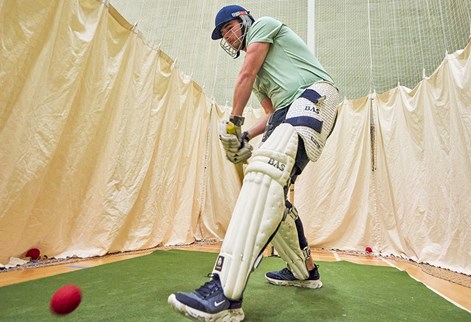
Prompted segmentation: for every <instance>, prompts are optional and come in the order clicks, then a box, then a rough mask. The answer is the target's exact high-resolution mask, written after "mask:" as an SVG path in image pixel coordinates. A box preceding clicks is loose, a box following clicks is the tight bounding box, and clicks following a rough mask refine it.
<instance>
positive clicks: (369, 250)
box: [365, 247, 373, 253]
mask: <svg viewBox="0 0 471 322" xmlns="http://www.w3.org/2000/svg"><path fill="white" fill-rule="evenodd" d="M365 251H366V252H367V253H372V252H373V250H372V249H371V247H366V248H365Z"/></svg>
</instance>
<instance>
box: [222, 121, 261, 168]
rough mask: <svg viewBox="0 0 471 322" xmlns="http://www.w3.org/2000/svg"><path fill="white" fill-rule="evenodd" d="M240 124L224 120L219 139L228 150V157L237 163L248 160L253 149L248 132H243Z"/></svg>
mask: <svg viewBox="0 0 471 322" xmlns="http://www.w3.org/2000/svg"><path fill="white" fill-rule="evenodd" d="M239 124H240V123H239ZM239 124H238V125H236V124H234V123H233V122H231V121H229V122H226V121H224V122H223V123H222V124H221V126H220V128H219V139H220V140H221V143H222V146H223V148H224V150H225V151H226V157H227V159H228V160H229V161H231V162H232V163H235V164H237V163H241V162H245V161H247V160H248V159H249V158H250V157H251V156H252V150H253V148H252V146H251V145H250V144H249V136H248V133H247V132H244V133H241V128H240V125H241V124H240V125H239Z"/></svg>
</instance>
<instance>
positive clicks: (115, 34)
mask: <svg viewBox="0 0 471 322" xmlns="http://www.w3.org/2000/svg"><path fill="white" fill-rule="evenodd" d="M132 29H133V26H132V25H130V24H129V23H128V22H127V21H126V20H125V19H124V18H123V17H121V16H120V15H119V13H118V12H117V11H116V10H115V9H114V8H113V7H111V6H110V5H109V4H107V3H102V2H100V1H96V0H75V1H50V0H42V1H41V0H38V1H9V0H7V1H3V2H2V4H1V5H0V35H1V38H2V44H1V47H0V64H1V65H0V86H1V88H2V90H1V91H0V263H2V264H6V263H7V262H8V261H9V258H10V257H21V256H23V255H24V253H25V252H26V251H27V250H28V249H29V248H32V247H38V248H40V249H41V251H42V253H43V254H45V255H47V256H48V257H57V258H63V257H67V256H80V257H88V256H97V255H104V254H106V253H109V252H120V251H128V250H137V249H144V248H150V247H154V246H157V245H175V244H183V243H191V242H193V241H195V240H207V239H222V238H223V237H224V234H225V231H226V229H227V225H228V223H229V220H230V216H231V211H232V208H233V206H234V204H235V200H236V198H237V196H238V192H239V189H240V181H239V180H238V176H237V171H236V169H235V167H234V166H233V165H232V164H231V163H230V162H228V161H227V160H226V158H225V155H224V153H223V151H222V148H221V145H220V143H219V139H218V126H219V124H220V122H221V120H223V119H226V118H227V116H228V115H227V114H228V111H229V110H230V108H228V107H226V108H223V107H220V106H218V105H217V104H216V103H214V102H213V101H212V100H210V99H208V98H207V96H206V95H205V92H204V91H203V89H202V88H201V87H200V86H199V85H198V84H196V83H195V82H194V81H192V80H191V78H190V77H189V76H187V75H185V74H184V73H182V72H181V71H179V70H178V68H176V67H175V63H174V61H173V60H172V59H171V58H170V57H169V56H167V55H166V54H165V53H164V52H162V51H161V50H160V49H158V48H155V47H153V46H152V45H150V44H147V43H145V41H144V40H143V38H142V37H141V36H140V35H139V34H138V33H136V32H134V31H133V30H132ZM470 51H471V48H470V46H469V45H468V46H467V47H466V48H465V49H464V50H460V51H458V52H456V53H453V54H450V55H447V57H446V58H445V60H444V61H443V63H442V64H441V65H440V66H439V68H437V70H436V71H435V73H434V74H433V75H431V76H430V77H428V78H426V79H424V80H423V81H422V82H421V83H420V84H418V86H417V87H416V88H414V89H413V90H410V89H408V88H405V87H402V86H398V87H397V88H394V89H392V90H390V91H388V92H386V93H381V94H376V93H374V94H371V95H369V96H368V97H365V98H362V99H358V100H347V99H345V100H344V101H343V102H342V103H341V106H340V114H339V118H338V121H337V125H336V128H335V131H334V132H333V134H332V136H331V138H330V140H329V142H328V143H327V145H326V147H325V150H324V152H323V154H322V156H321V158H320V159H319V161H318V162H317V163H315V164H309V165H308V167H307V168H306V170H305V173H304V174H303V175H302V176H300V177H299V179H298V181H297V183H296V187H295V197H294V198H295V204H296V205H297V207H298V210H299V212H300V215H301V218H302V219H303V222H304V224H305V232H306V234H307V236H308V238H309V240H310V241H311V242H312V244H313V245H314V246H316V247H326V248H339V249H346V250H364V248H365V247H366V246H370V247H373V249H374V250H375V251H377V252H381V254H386V255H395V256H402V257H404V258H410V259H413V260H415V261H418V262H427V263H430V264H433V265H437V266H441V267H446V268H449V269H452V270H455V271H459V272H465V273H468V274H470V273H471V229H470V228H471V197H470V196H471V148H470V147H471V77H470V75H471V63H470V55H469V53H470ZM259 114H260V111H257V110H251V111H249V112H248V114H247V122H246V123H247V124H248V125H250V124H252V123H253V122H255V121H256V120H257V119H258V117H260V115H259ZM258 142H259V141H257V140H254V141H253V143H254V145H257V144H258Z"/></svg>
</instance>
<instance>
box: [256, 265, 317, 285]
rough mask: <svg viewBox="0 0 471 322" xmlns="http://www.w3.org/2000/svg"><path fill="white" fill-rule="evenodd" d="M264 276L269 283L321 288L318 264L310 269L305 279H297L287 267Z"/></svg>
mask: <svg viewBox="0 0 471 322" xmlns="http://www.w3.org/2000/svg"><path fill="white" fill-rule="evenodd" d="M265 278H266V279H267V280H268V282H269V283H271V284H275V285H282V286H298V287H306V288H321V287H322V282H321V279H320V275H319V270H318V266H317V265H316V266H315V267H314V269H313V270H312V271H310V272H309V277H308V278H307V279H306V280H298V279H297V278H296V277H294V275H293V273H291V271H290V270H289V269H288V268H283V269H282V270H281V271H276V272H269V273H266V274H265Z"/></svg>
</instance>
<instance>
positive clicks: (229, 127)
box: [226, 122, 236, 134]
mask: <svg viewBox="0 0 471 322" xmlns="http://www.w3.org/2000/svg"><path fill="white" fill-rule="evenodd" d="M226 132H227V134H236V128H235V125H234V123H232V122H227V123H226Z"/></svg>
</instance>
